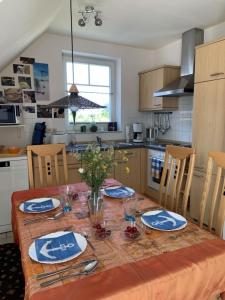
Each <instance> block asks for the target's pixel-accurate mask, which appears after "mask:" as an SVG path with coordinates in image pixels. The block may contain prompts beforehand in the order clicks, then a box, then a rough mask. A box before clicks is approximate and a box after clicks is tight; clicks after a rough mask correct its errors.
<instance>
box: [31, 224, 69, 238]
mask: <svg viewBox="0 0 225 300" xmlns="http://www.w3.org/2000/svg"><path fill="white" fill-rule="evenodd" d="M72 227H73V226H72V225H71V226H68V227H63V228H57V231H70V230H71V229H72ZM50 233H52V232H46V233H42V234H39V235H36V236H33V237H32V240H36V239H38V238H40V237H42V236H43V235H47V234H50Z"/></svg>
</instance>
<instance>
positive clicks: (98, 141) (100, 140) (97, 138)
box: [96, 136, 102, 147]
mask: <svg viewBox="0 0 225 300" xmlns="http://www.w3.org/2000/svg"><path fill="white" fill-rule="evenodd" d="M96 140H97V144H98V145H99V146H100V147H101V146H102V139H101V138H100V137H99V136H96Z"/></svg>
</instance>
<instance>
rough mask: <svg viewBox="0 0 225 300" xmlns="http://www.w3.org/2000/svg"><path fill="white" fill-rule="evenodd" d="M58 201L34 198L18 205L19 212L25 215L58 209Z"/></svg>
mask: <svg viewBox="0 0 225 300" xmlns="http://www.w3.org/2000/svg"><path fill="white" fill-rule="evenodd" d="M59 205H60V201H59V200H58V199H55V198H36V199H31V200H27V201H25V202H23V203H21V204H20V207H19V208H20V210H21V211H23V212H25V213H43V212H47V211H50V210H53V209H55V208H57V207H59Z"/></svg>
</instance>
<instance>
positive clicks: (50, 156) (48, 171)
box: [27, 144, 68, 188]
mask: <svg viewBox="0 0 225 300" xmlns="http://www.w3.org/2000/svg"><path fill="white" fill-rule="evenodd" d="M59 154H61V155H62V166H60V171H61V168H62V169H63V175H64V183H66V182H67V181H68V170H67V159H66V148H65V144H49V145H48V144H45V145H32V146H27V156H28V175H29V185H30V188H35V183H34V182H35V180H34V177H35V176H34V173H35V174H36V173H37V172H36V169H38V177H39V182H40V186H41V187H44V186H51V185H53V184H56V185H59V184H60V177H61V176H60V175H61V172H59V161H58V155H59ZM35 157H36V162H37V164H36V166H34V159H35Z"/></svg>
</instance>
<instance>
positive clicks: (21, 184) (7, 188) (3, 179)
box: [0, 156, 29, 232]
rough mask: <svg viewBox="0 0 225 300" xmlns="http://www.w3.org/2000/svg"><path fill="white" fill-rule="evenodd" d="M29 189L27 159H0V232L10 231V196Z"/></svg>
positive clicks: (21, 157)
mask: <svg viewBox="0 0 225 300" xmlns="http://www.w3.org/2000/svg"><path fill="white" fill-rule="evenodd" d="M28 188H29V183H28V168H27V157H26V156H20V157H13V158H11V157H10V158H0V191H1V200H0V232H7V231H11V230H12V226H11V195H12V193H13V192H15V191H18V190H26V189H28Z"/></svg>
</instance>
